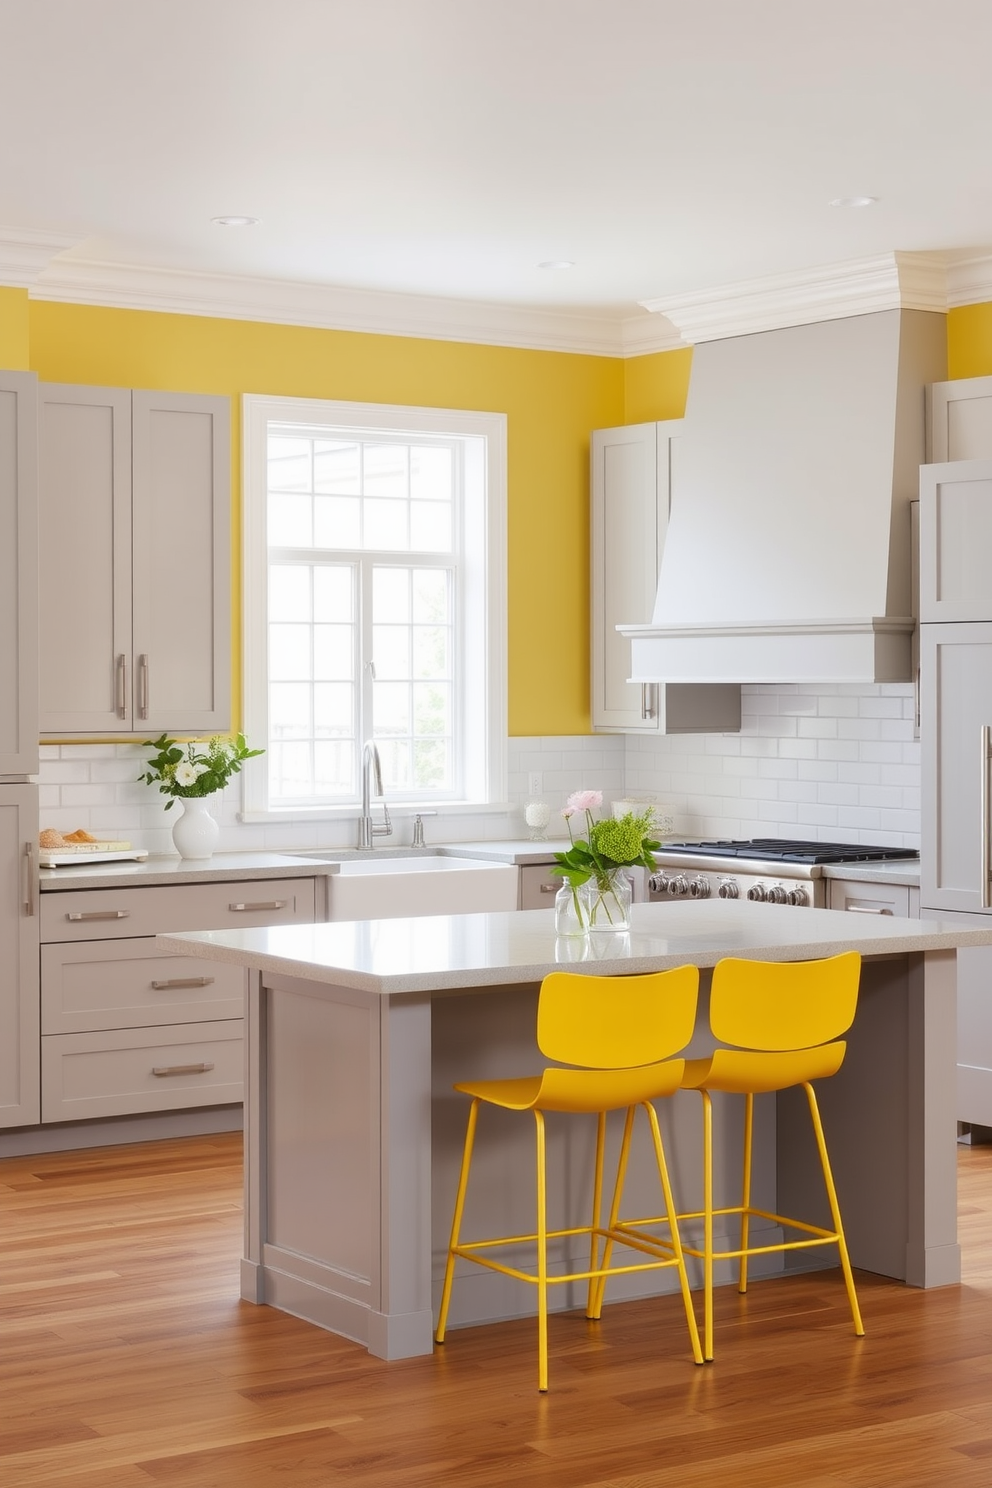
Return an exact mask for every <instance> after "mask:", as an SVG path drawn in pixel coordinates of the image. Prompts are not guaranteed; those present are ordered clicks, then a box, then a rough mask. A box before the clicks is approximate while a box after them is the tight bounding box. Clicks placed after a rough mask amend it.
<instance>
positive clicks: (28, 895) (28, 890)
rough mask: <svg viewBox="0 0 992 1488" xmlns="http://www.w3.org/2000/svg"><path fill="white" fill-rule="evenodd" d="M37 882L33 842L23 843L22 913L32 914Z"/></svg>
mask: <svg viewBox="0 0 992 1488" xmlns="http://www.w3.org/2000/svg"><path fill="white" fill-rule="evenodd" d="M37 882H38V874H37V872H36V871H35V866H34V843H33V842H25V844H24V913H25V914H26V915H33V914H34V894H35V885H36V883H37Z"/></svg>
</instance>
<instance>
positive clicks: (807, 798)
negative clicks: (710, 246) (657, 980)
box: [0, 235, 992, 851]
mask: <svg viewBox="0 0 992 1488" xmlns="http://www.w3.org/2000/svg"><path fill="white" fill-rule="evenodd" d="M7 246H8V250H9V251H8V255H7V259H6V260H5V261H6V262H8V263H12V262H13V261H14V260H15V259H17V263H16V267H15V268H12V269H9V270H8V274H7V278H8V280H9V281H10V282H9V283H7V284H6V287H5V288H3V289H2V290H0V349H2V352H3V354H2V355H0V363H2V365H3V366H5V367H8V368H12V369H15V370H18V369H20V370H30V371H33V372H35V373H36V374H37V375H38V376H39V377H40V378H41V379H42V380H43V381H46V382H55V383H63V384H64V383H77V384H89V385H92V384H103V385H109V386H113V387H119V388H132V387H134V388H148V387H158V388H167V389H182V390H185V391H191V392H197V393H206V394H211V395H214V396H221V397H224V398H229V399H231V400H232V412H233V413H234V417H235V422H236V421H237V404H238V395H239V394H241V393H243V392H254V391H259V390H263V391H266V392H269V391H282V392H287V393H292V394H295V395H298V396H306V397H323V398H335V397H350V398H363V399H367V400H368V401H371V402H392V403H410V404H419V405H434V406H442V407H472V408H485V409H492V408H494V409H499V410H502V411H505V412H506V414H507V417H508V420H509V424H510V429H511V438H510V443H509V461H510V480H509V489H510V510H509V564H508V568H509V585H510V612H509V620H508V630H509V637H508V676H509V718H508V740H507V748H508V764H509V770H508V792H507V795H508V799H509V800H510V801H511V802H512V803H513V810H512V811H510V812H507V813H506V814H505V815H504V816H503V817H502V819H501V818H500V817H499V816H498V815H497V816H494V815H490V814H486V815H485V816H484V817H482V818H474V819H473V818H472V817H471V816H469V817H465V818H460V819H459V821H458V827H457V833H458V835H459V836H460V837H462V838H463V839H465V840H472V839H475V838H481V837H499V836H504V835H519V834H520V832H521V815H520V808H521V807H522V804H523V802H524V801H525V800H526V799H527V798H528V796H529V795H531V794H532V793H534V789H535V787H534V786H533V783H532V781H531V778H530V777H531V776H532V775H534V774H537V775H539V776H540V783H539V784H538V785H537V787H536V791H537V793H538V794H540V795H542V796H546V797H547V798H548V799H549V800H552V801H556V802H557V801H560V800H562V799H563V798H564V796H565V795H566V794H567V793H568V792H569V791H570V790H572V789H574V788H575V787H576V785H578V784H589V785H595V786H598V787H601V788H603V789H604V790H606V791H607V792H608V793H610V794H615V795H620V794H623V793H625V792H626V793H628V794H632V795H638V794H645V795H647V794H651V795H655V796H657V797H659V798H660V799H661V800H662V801H663V802H664V803H665V804H666V805H667V806H670V807H671V808H672V809H673V810H674V812H675V815H676V819H677V822H678V827H679V830H680V831H684V832H686V833H687V834H689V835H693V836H696V835H699V836H703V835H718V836H730V837H750V836H788V837H798V836H810V837H817V838H822V837H824V836H826V837H831V838H836V837H840V838H846V839H849V840H851V841H866V842H867V841H875V842H892V843H894V844H896V845H900V846H907V847H913V846H917V845H918V844H919V837H920V795H921V784H920V761H919V749H920V746H919V743H918V742H917V740H916V737H915V729H914V719H915V698H914V692H913V686H912V683H911V682H909V681H906V682H896V683H889V682H871V683H792V682H789V683H781V684H773V683H765V684H754V685H747V686H745V687H744V689H743V695H742V712H743V727H742V729H741V732H740V733H739V734H714V735H708V736H705V737H701V736H679V735H672V736H654V737H649V736H646V735H641V734H636V735H623V734H618V735H607V734H603V735H594V734H591V733H590V732H589V709H588V702H587V699H588V665H589V657H588V645H587V639H586V635H585V630H584V625H578V626H576V625H574V624H573V623H571V622H572V621H573V620H574V616H575V614H576V612H577V611H578V612H580V613H581V612H582V611H583V609H584V606H583V602H582V598H581V596H582V594H583V592H584V585H585V574H586V573H587V569H588V534H587V527H586V521H585V518H586V503H587V488H586V484H585V469H586V449H587V442H588V438H589V433H590V431H591V430H594V429H603V428H615V427H617V426H620V425H624V424H638V423H642V422H645V421H652V420H667V419H677V418H681V417H682V416H683V414H684V412H685V396H686V390H687V387H688V382H689V370H690V365H691V360H692V353H691V351H688V350H687V349H686V348H685V347H684V346H681V345H679V344H677V342H678V338H672V339H673V340H674V341H675V343H676V344H674V345H672V346H670V348H669V349H664V348H662V349H655V348H649V349H645V350H644V351H643V352H642V353H641V354H639V355H636V356H628V357H624V356H620V355H617V354H615V352H611V351H608V350H605V349H603V348H602V346H600V348H599V349H598V350H589V349H582V350H580V349H578V343H577V344H575V345H573V346H571V347H563V346H562V345H561V344H560V343H554V342H552V343H550V344H547V343H545V344H539V345H535V344H534V337H535V336H536V330H535V329H534V328H529V330H528V337H529V339H527V340H526V341H525V344H523V345H520V344H514V343H512V342H510V343H509V344H508V343H507V340H506V337H507V335H508V334H509V333H508V332H507V331H506V328H505V327H503V329H502V331H501V332H497V331H496V330H495V329H494V331H493V332H492V335H493V337H494V339H493V341H491V342H488V343H485V342H484V343H482V344H480V343H475V344H472V343H468V344H466V342H465V341H464V339H461V338H459V337H458V336H457V335H456V334H455V332H454V331H452V332H451V333H450V339H448V338H446V337H445V336H443V335H439V334H437V333H436V332H435V333H432V334H431V335H430V336H429V337H426V336H425V337H423V338H417V337H416V336H414V335H410V334H409V333H408V330H407V331H406V332H405V333H404V331H403V328H402V326H398V325H397V323H395V322H394V323H393V324H392V325H391V326H390V328H389V330H388V331H386V332H383V331H381V330H380V331H377V332H365V333H364V334H356V333H355V331H354V329H353V328H347V329H345V328H340V327H338V328H333V327H329V326H328V324H327V323H326V321H323V322H322V321H321V319H320V315H321V313H323V308H324V307H320V308H318V310H317V311H316V312H315V319H316V322H317V323H316V324H311V325H307V324H299V323H295V324H294V323H291V322H289V321H288V317H287V321H284V322H283V323H279V319H278V317H277V316H275V315H274V312H273V311H272V310H271V309H268V310H267V311H266V312H265V313H264V314H260V315H259V316H258V317H257V318H256V316H255V315H254V314H251V313H250V312H248V311H244V312H242V315H236V316H232V315H231V314H230V313H229V311H228V310H226V309H223V308H221V306H220V304H219V303H218V301H216V300H215V301H213V302H210V301H209V299H208V298H204V297H203V296H204V295H205V290H204V286H203V284H202V283H200V284H192V283H183V284H180V283H179V282H178V280H177V278H176V277H171V276H169V275H164V276H161V277H159V278H158V279H157V280H156V279H155V276H154V275H153V274H152V273H150V272H148V271H146V272H145V274H144V276H142V274H141V272H140V271H139V270H135V271H134V274H135V277H136V278H137V279H138V280H140V281H141V283H142V284H143V287H144V295H145V297H144V298H142V293H141V291H140V290H136V289H135V284H134V282H133V281H132V283H131V285H130V286H129V287H127V288H125V287H124V286H118V288H117V289H116V290H107V289H104V290H103V292H102V294H101V292H100V291H97V290H95V289H94V283H93V281H94V280H95V279H96V278H98V277H99V275H98V273H97V271H96V270H92V269H91V270H90V279H89V282H86V281H87V271H86V269H85V268H81V267H79V266H78V263H77V265H76V266H75V267H74V266H73V260H72V255H71V249H68V248H66V247H61V248H60V247H59V245H57V244H54V243H51V242H49V243H48V244H47V245H45V244H44V243H43V241H42V239H41V237H40V236H39V238H38V240H37V241H36V243H35V245H34V247H33V248H32V249H31V252H30V253H29V251H28V246H27V245H25V243H24V241H23V236H22V239H21V240H20V241H18V240H17V239H16V236H13V235H12V237H11V239H10V241H9V242H8V245H7ZM15 247H16V248H17V249H18V250H19V257H18V254H17V253H15ZM45 247H47V249H48V250H49V251H48V252H47V253H46V252H44V251H43V249H44V248H45ZM65 252H68V253H69V258H68V259H63V261H62V262H61V263H59V262H57V260H58V259H59V256H60V253H65ZM32 254H33V257H32ZM29 257H31V259H32V261H31V264H30V266H29V267H28V266H26V265H25V260H26V258H29ZM834 257H835V255H834V254H831V255H829V258H827V257H825V256H824V255H822V254H821V255H820V259H819V260H818V261H823V262H832V261H833V259H834ZM836 257H850V258H854V257H856V254H855V253H847V252H845V253H844V254H839V255H836ZM970 272H972V273H973V274H974V275H975V279H976V280H977V282H979V283H980V282H981V275H980V274H979V273H978V272H977V271H976V270H974V269H972V270H970ZM953 277H954V276H953V275H952V276H951V278H952V279H953ZM964 277H965V276H964V275H963V274H962V273H959V274H958V277H957V279H956V280H955V282H954V283H953V285H952V286H951V288H950V290H949V291H948V292H947V293H946V294H945V299H944V307H945V308H946V309H947V310H948V313H947V353H948V364H947V375H948V377H949V378H951V379H954V378H962V377H972V376H985V375H988V374H989V373H990V372H992V338H990V336H989V301H990V300H992V295H990V294H989V293H988V291H987V290H986V291H984V292H983V291H982V290H981V289H975V288H974V287H972V288H971V289H970V290H969V289H968V288H967V287H966V286H964V285H963V282H962V281H963V279H964ZM104 278H106V273H104ZM153 281H154V283H153ZM170 293H171V295H172V299H171V300H170V298H169V295H170ZM197 294H199V295H200V296H201V298H199V299H197ZM969 294H971V296H972V298H968V295H969ZM962 296H964V297H963V298H962ZM152 304H155V305H157V307H158V308H150V306H151V305H152ZM641 319H642V320H643V319H645V317H641ZM654 333H655V334H657V335H658V336H659V338H661V339H664V334H669V335H670V333H668V332H665V328H664V327H655V328H654ZM663 333H664V334H663ZM639 334H641V335H645V334H646V333H645V331H644V329H643V328H641V329H640V331H639ZM648 334H650V333H648ZM500 335H501V336H502V338H503V339H502V340H500V339H497V337H498V336H500ZM587 346H588V343H587ZM276 369H278V370H276ZM238 443H239V441H238V439H237V437H235V439H234V442H233V449H234V451H235V471H234V481H235V489H236V488H237V479H238V472H237V450H238ZM234 515H235V523H234V526H235V533H234V539H233V541H234V545H235V551H236V552H237V551H238V547H237V540H238V534H237V511H235V514H234ZM565 626H568V627H569V629H568V632H567V634H568V637H569V644H568V645H562V644H557V645H553V646H552V647H551V654H552V655H553V662H554V664H553V666H550V667H549V665H548V651H547V650H544V648H543V647H542V646H538V645H535V643H534V639H535V637H549V638H551V637H558V638H560V637H561V636H562V632H563V627H565ZM235 683H237V676H235ZM237 703H238V700H237V698H236V710H237ZM139 755H140V751H138V750H136V747H135V745H134V744H120V743H114V742H106V741H103V740H99V741H94V742H92V743H85V744H77V743H68V742H60V743H54V742H48V743H44V744H43V746H42V760H41V766H40V771H39V779H40V781H41V784H42V792H43V794H42V803H43V816H44V821H45V824H49V825H52V826H55V827H60V828H64V829H66V830H74V829H76V828H79V827H85V828H87V829H90V830H92V831H94V832H95V833H97V834H100V835H104V834H106V835H113V836H115V837H117V836H130V837H132V838H134V840H136V841H141V842H142V843H143V844H145V845H147V846H148V847H149V848H151V849H152V850H153V851H167V850H168V842H169V838H168V825H169V823H168V819H167V818H165V817H164V815H163V813H162V808H161V804H160V803H159V802H157V801H153V800H151V799H150V797H149V793H148V792H147V791H146V790H144V789H142V788H140V787H139V786H138V785H137V784H136V781H135V775H136V774H137V770H136V768H135V761H136V759H137V758H138V756H139ZM237 812H238V800H237V796H236V793H235V792H231V793H230V795H229V796H225V798H224V799H223V802H222V807H221V820H222V830H223V837H222V848H223V849H225V850H228V851H234V850H239V849H245V850H261V849H267V850H279V849H280V848H284V847H288V846H297V847H304V848H306V847H317V846H320V845H326V843H327V841H328V837H327V835H326V833H322V832H321V829H320V827H318V826H317V825H316V824H313V823H307V824H305V826H303V827H300V828H297V827H294V828H292V829H287V827H285V826H263V825H259V824H248V823H242V822H239V821H238V819H237ZM432 830H434V831H439V824H432V823H428V831H429V832H430V831H432ZM341 834H342V840H343V839H344V835H345V829H344V828H342V829H341ZM349 840H350V839H349Z"/></svg>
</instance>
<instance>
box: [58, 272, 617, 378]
mask: <svg viewBox="0 0 992 1488" xmlns="http://www.w3.org/2000/svg"><path fill="white" fill-rule="evenodd" d="M31 298H32V299H37V300H53V301H61V302H68V303H72V304H82V305H104V306H109V307H111V308H116V309H125V310H157V311H162V312H165V313H168V314H171V315H202V316H210V317H215V318H220V319H225V320H259V321H267V322H270V323H274V324H278V325H298V326H311V327H315V328H317V329H321V330H336V331H358V332H363V333H366V334H370V335H379V336H413V337H418V338H421V339H426V340H433V341H467V342H475V343H480V344H484V345H487V346H507V347H521V348H525V349H528V350H535V351H564V352H574V353H584V354H587V355H591V356H613V357H619V356H622V355H623V340H622V329H621V322H620V320H619V318H618V317H615V316H602V315H598V316H597V315H584V314H582V313H581V312H568V311H555V310H544V309H530V308H528V307H525V306H518V305H500V304H493V303H485V302H481V301H472V300H449V299H442V298H432V297H430V296H426V295H407V294H391V293H383V292H379V291H376V290H367V289H339V288H334V287H331V286H328V285H323V284H310V283H304V282H299V281H294V280H287V279H263V278H250V277H247V276H240V275H229V274H212V273H210V274H207V273H188V272H185V271H183V270H178V269H161V268H150V267H143V266H138V265H133V264H115V263H97V262H92V261H85V260H72V259H68V260H63V261H62V262H61V263H56V264H53V265H51V266H50V267H49V268H48V269H47V270H46V271H45V273H44V274H42V275H41V277H40V279H39V280H38V282H37V283H36V284H35V285H34V286H33V288H32V292H31Z"/></svg>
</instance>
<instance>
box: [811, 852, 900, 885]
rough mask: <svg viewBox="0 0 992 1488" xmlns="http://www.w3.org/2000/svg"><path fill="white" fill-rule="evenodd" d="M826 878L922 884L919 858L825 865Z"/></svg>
mask: <svg viewBox="0 0 992 1488" xmlns="http://www.w3.org/2000/svg"><path fill="white" fill-rule="evenodd" d="M823 877H824V878H843V879H846V880H848V882H850V883H875V884H908V885H909V887H910V888H913V887H914V886H915V885H918V884H919V882H920V860H919V858H906V859H900V860H894V861H893V862H891V863H825V864H824V866H823Z"/></svg>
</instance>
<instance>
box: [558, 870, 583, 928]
mask: <svg viewBox="0 0 992 1488" xmlns="http://www.w3.org/2000/svg"><path fill="white" fill-rule="evenodd" d="M587 888H588V884H579V886H578V888H574V889H573V888H572V885H571V884H570V883H569V882H568V879H567V878H566V879H564V880H563V882H562V886H561V888H560V889H559V890H558V892H557V894H556V895H555V934H556V935H565V936H568V935H588V933H589V897H588V894H587V893H586V890H587Z"/></svg>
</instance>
